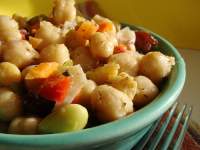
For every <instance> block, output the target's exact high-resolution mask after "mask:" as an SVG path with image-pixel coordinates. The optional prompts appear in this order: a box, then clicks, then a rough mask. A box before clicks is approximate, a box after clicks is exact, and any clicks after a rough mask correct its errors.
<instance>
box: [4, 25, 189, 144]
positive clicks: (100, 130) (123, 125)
mask: <svg viewBox="0 0 200 150" xmlns="http://www.w3.org/2000/svg"><path fill="white" fill-rule="evenodd" d="M126 26H129V27H130V28H132V29H139V30H143V31H147V32H150V33H151V34H152V35H153V36H154V37H155V38H156V39H158V40H159V41H160V42H161V43H163V44H164V45H165V46H167V47H168V49H170V52H172V54H173V56H174V57H175V60H176V72H175V77H174V79H173V83H171V85H170V86H169V87H167V88H166V89H165V90H164V91H165V92H164V93H163V92H161V94H160V95H159V96H158V97H157V98H156V99H155V100H154V101H153V102H151V103H150V104H148V105H147V106H145V107H144V108H142V109H141V110H139V111H137V112H135V113H134V115H130V116H127V117H124V118H122V119H119V120H116V121H113V122H110V123H106V124H103V125H99V126H96V127H92V128H87V129H84V130H81V131H77V132H68V133H56V134H44V135H12V134H4V133H0V144H16V145H29V146H46V145H49V146H55V145H67V146H69V147H73V146H74V145H76V146H77V145H84V144H85V145H88V143H89V144H97V143H98V144H99V141H101V143H102V142H106V141H108V140H109V139H113V138H115V139H116V140H117V138H119V137H121V136H124V135H128V134H129V135H130V134H131V133H134V132H137V131H139V130H141V129H142V128H144V127H146V126H147V125H149V124H150V123H152V122H153V121H155V120H156V119H157V118H159V117H160V116H161V115H162V114H163V113H164V112H166V111H167V110H168V109H169V108H170V106H171V105H172V104H173V103H174V102H175V101H176V98H177V97H178V96H179V94H180V92H181V91H182V88H183V86H184V83H185V78H186V69H185V62H184V60H183V58H182V57H181V55H180V54H179V52H178V50H177V49H176V48H175V47H174V46H173V45H172V44H171V43H169V42H168V41H167V40H166V39H164V38H163V37H161V36H159V35H158V34H156V33H154V32H151V31H149V30H148V29H145V28H143V27H137V26H134V25H128V24H126ZM158 99H159V100H158ZM166 99H167V101H166ZM155 108H157V109H155ZM135 122H137V125H135V126H131V124H134V123H135ZM120 129H123V131H122V130H120Z"/></svg>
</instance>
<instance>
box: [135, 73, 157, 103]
mask: <svg viewBox="0 0 200 150" xmlns="http://www.w3.org/2000/svg"><path fill="white" fill-rule="evenodd" d="M135 80H136V82H137V92H136V95H135V97H134V100H133V103H134V105H135V106H136V107H142V106H145V105H147V104H148V103H150V102H151V101H152V100H153V99H154V98H155V97H156V96H157V95H158V94H159V90H158V88H157V87H156V85H155V84H154V83H153V82H152V81H151V80H150V79H149V78H147V77H145V76H137V77H136V78H135Z"/></svg>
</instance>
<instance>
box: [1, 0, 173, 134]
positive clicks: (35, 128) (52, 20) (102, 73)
mask: <svg viewBox="0 0 200 150" xmlns="http://www.w3.org/2000/svg"><path fill="white" fill-rule="evenodd" d="M158 44H159V42H158V41H157V40H156V39H155V38H154V37H153V36H152V35H151V34H150V33H147V32H144V31H139V30H138V31H134V30H132V29H130V28H129V27H124V28H122V27H121V26H120V24H119V23H116V22H114V21H111V20H110V19H108V18H105V17H102V16H100V15H95V16H93V17H92V18H91V19H86V18H84V17H83V16H82V15H81V13H80V12H79V11H77V10H76V7H75V1H74V0H54V5H53V9H52V12H51V14H50V15H49V16H45V15H39V16H35V17H33V18H26V17H23V16H19V15H16V14H14V15H13V16H12V17H9V16H4V15H0V132H2V133H9V134H51V133H61V132H71V131H79V130H81V129H84V128H89V127H93V126H97V125H100V124H102V123H106V122H111V121H114V120H117V119H120V118H123V117H125V116H127V115H130V114H132V113H134V112H135V111H137V110H138V109H141V108H142V107H144V106H145V105H147V104H149V103H150V102H151V101H153V100H154V99H155V98H156V96H157V95H158V94H159V91H160V90H161V84H162V82H163V80H164V79H166V77H167V76H168V75H169V74H170V72H171V70H172V67H173V65H175V59H174V57H172V56H167V55H165V54H163V53H161V52H160V51H158V50H155V49H157V48H156V47H158ZM133 115H134V114H133Z"/></svg>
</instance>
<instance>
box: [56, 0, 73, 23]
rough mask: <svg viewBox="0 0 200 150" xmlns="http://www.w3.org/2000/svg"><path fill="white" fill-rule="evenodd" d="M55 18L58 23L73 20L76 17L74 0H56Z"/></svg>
mask: <svg viewBox="0 0 200 150" xmlns="http://www.w3.org/2000/svg"><path fill="white" fill-rule="evenodd" d="M52 15H53V19H54V21H55V23H56V24H58V25H59V24H64V22H65V21H73V20H75V18H76V8H75V1H74V0H55V3H54V7H53V12H52Z"/></svg>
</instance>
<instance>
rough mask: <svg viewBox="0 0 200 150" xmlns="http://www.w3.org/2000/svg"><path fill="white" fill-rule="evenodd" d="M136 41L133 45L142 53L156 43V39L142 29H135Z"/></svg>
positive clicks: (149, 49)
mask: <svg viewBox="0 0 200 150" xmlns="http://www.w3.org/2000/svg"><path fill="white" fill-rule="evenodd" d="M135 34H136V42H135V46H136V48H137V50H139V51H140V52H142V53H147V52H149V51H151V50H152V48H153V47H154V46H157V45H158V41H157V40H156V39H155V38H154V37H153V36H152V35H151V34H150V33H147V32H143V31H136V32H135Z"/></svg>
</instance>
